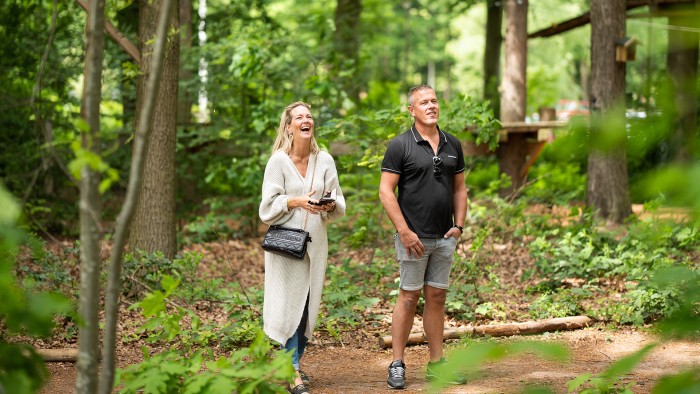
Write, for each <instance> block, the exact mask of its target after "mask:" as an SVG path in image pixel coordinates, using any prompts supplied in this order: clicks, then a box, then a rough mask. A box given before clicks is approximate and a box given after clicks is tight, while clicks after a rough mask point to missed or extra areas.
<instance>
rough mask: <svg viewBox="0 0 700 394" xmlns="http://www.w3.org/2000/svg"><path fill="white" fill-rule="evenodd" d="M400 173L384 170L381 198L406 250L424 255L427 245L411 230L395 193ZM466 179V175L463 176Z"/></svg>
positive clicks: (409, 252)
mask: <svg viewBox="0 0 700 394" xmlns="http://www.w3.org/2000/svg"><path fill="white" fill-rule="evenodd" d="M399 177H400V175H399V174H394V173H392V172H385V171H383V172H382V177H381V180H380V181H379V200H380V201H381V202H382V206H383V207H384V210H385V211H386V214H387V215H388V216H389V219H390V220H391V222H392V223H393V224H394V227H395V228H396V232H397V233H398V234H399V236H400V237H401V243H402V244H403V245H404V247H405V248H406V252H407V253H408V254H409V255H411V254H413V255H415V256H418V257H421V256H423V253H425V247H424V246H423V244H422V243H421V242H420V239H418V235H416V233H414V232H413V231H411V229H410V228H409V227H408V224H407V223H406V219H405V218H404V217H403V213H401V208H400V207H399V201H398V199H397V198H396V194H394V190H396V186H397V185H398V184H399ZM462 179H464V177H462Z"/></svg>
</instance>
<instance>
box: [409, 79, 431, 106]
mask: <svg viewBox="0 0 700 394" xmlns="http://www.w3.org/2000/svg"><path fill="white" fill-rule="evenodd" d="M419 90H432V91H435V89H433V87H432V86H430V85H428V84H427V83H423V84H420V85H417V86H414V87H412V88H410V89H408V106H409V107H412V106H413V93H415V92H417V91H419Z"/></svg>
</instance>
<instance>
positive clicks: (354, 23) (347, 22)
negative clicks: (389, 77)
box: [333, 0, 362, 103]
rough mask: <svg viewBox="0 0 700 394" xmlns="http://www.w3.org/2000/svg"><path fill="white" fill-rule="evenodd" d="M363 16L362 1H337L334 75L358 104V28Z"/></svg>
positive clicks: (350, 97)
mask: <svg viewBox="0 0 700 394" xmlns="http://www.w3.org/2000/svg"><path fill="white" fill-rule="evenodd" d="M361 14H362V0H337V5H336V8H335V34H334V35H333V49H334V52H335V56H336V58H335V59H334V61H333V66H334V69H335V70H334V74H335V78H336V79H337V81H338V82H339V83H340V85H341V86H342V89H343V91H344V92H345V94H347V96H348V98H349V99H350V100H352V101H353V102H355V103H357V102H359V100H360V97H359V94H360V87H361V85H360V80H359V74H358V69H359V50H360V40H359V34H358V31H357V29H358V27H359V25H360V15H361Z"/></svg>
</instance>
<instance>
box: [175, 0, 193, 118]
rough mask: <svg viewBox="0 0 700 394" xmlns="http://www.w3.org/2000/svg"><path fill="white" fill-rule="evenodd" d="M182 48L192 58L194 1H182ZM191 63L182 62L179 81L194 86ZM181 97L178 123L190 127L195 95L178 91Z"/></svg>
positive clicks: (182, 90) (188, 90) (181, 90)
mask: <svg viewBox="0 0 700 394" xmlns="http://www.w3.org/2000/svg"><path fill="white" fill-rule="evenodd" d="M179 12H180V37H181V42H180V48H185V49H184V51H183V52H185V53H186V54H188V55H189V56H191V54H190V49H192V0H180V11H179ZM193 75H194V74H193V72H192V67H191V62H188V61H186V60H185V61H180V77H179V80H180V81H181V82H184V83H186V84H189V85H192V84H191V80H192V77H193ZM178 92H179V97H178V102H177V123H178V124H180V125H185V126H188V125H189V124H190V123H191V122H192V104H193V103H194V97H195V94H194V93H193V92H192V89H182V88H180V89H178Z"/></svg>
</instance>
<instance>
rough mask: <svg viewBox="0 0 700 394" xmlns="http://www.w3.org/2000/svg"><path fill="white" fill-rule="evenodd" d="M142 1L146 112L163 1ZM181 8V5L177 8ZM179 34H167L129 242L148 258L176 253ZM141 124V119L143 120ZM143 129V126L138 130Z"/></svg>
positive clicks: (139, 98) (141, 86) (174, 15)
mask: <svg viewBox="0 0 700 394" xmlns="http://www.w3.org/2000/svg"><path fill="white" fill-rule="evenodd" d="M162 1H163V0H160V1H152V0H141V1H140V2H139V42H140V44H141V48H142V49H141V53H142V61H141V71H142V72H143V76H142V77H141V78H140V79H139V87H138V96H137V112H138V111H141V110H142V102H143V98H144V97H145V89H146V85H147V82H148V78H149V76H150V75H149V73H150V64H151V62H152V61H153V59H152V56H151V55H152V45H151V44H148V43H149V42H151V41H152V39H153V36H154V34H155V26H156V18H157V16H158V10H159V9H160V5H161V2H162ZM176 7H177V6H176ZM178 19H179V17H178V13H177V12H173V13H172V16H171V20H170V24H171V26H172V29H171V31H174V30H176V29H177V26H179V23H178ZM179 48H180V35H179V34H169V36H168V45H167V48H166V53H165V59H164V60H163V71H162V77H161V78H162V80H161V84H160V87H159V90H158V94H157V98H156V106H155V108H154V112H153V123H152V125H151V128H152V131H151V137H150V141H149V144H148V154H147V155H146V161H145V166H144V173H143V190H142V192H141V195H140V197H139V200H138V204H137V206H136V213H135V214H134V223H133V226H132V228H131V236H130V237H129V246H130V248H131V250H143V251H145V252H148V253H152V252H156V251H160V252H162V253H163V254H164V255H165V256H166V257H168V258H173V257H175V253H176V252H177V242H176V238H175V235H176V228H175V186H176V185H175V182H176V180H175V143H176V130H177V129H176V128H177V90H178V86H177V84H178V80H177V78H178V72H179V69H178V64H179V59H178V56H179V52H180V50H179ZM138 116H139V117H138V118H137V119H140V115H138ZM138 127H141V126H140V125H138V126H137V128H138Z"/></svg>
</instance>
